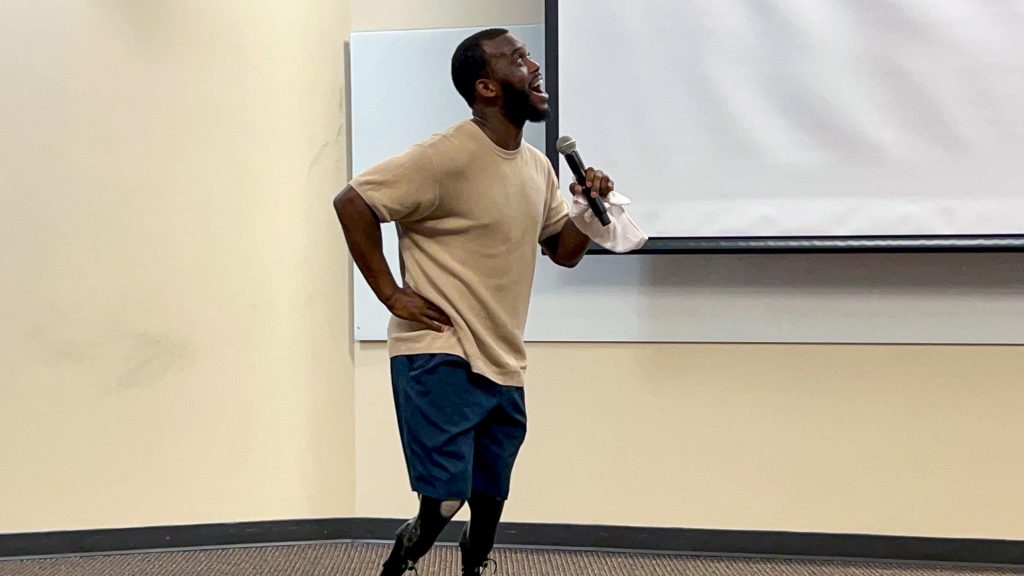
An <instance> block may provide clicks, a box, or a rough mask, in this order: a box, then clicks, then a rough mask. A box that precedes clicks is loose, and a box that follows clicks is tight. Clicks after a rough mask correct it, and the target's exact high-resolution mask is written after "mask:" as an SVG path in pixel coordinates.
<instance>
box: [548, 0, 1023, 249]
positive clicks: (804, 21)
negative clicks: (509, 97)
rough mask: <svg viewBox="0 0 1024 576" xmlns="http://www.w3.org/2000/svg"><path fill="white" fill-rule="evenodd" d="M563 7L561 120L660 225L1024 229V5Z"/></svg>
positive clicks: (744, 230)
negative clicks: (1023, 105) (597, 86)
mask: <svg viewBox="0 0 1024 576" xmlns="http://www.w3.org/2000/svg"><path fill="white" fill-rule="evenodd" d="M558 13H559V18H558V37H559V40H558V42H559V47H558V48H559V52H558V54H559V70H558V86H559V105H560V117H559V122H560V129H561V130H562V131H563V132H565V133H569V134H572V135H573V136H574V137H575V138H576V140H577V141H578V142H580V143H581V146H583V147H584V149H585V151H586V154H587V158H588V159H589V158H591V157H592V158H595V160H594V161H595V162H596V159H597V158H601V159H604V160H603V164H604V165H605V166H606V167H607V168H608V171H609V172H611V173H614V174H617V177H616V178H617V179H616V181H617V182H625V181H629V182H631V183H632V185H633V187H632V189H633V191H634V196H635V198H634V199H635V200H637V201H638V202H637V204H636V207H635V210H634V215H633V217H634V219H635V220H637V222H639V223H640V224H641V225H642V226H643V227H644V228H645V229H646V230H647V231H648V234H650V236H651V237H654V238H656V237H785V236H906V235H915V236H917V235H927V236H943V235H947V236H948V235H1010V234H1024V194H1022V193H1021V192H1022V191H1024V162H1021V158H1024V114H1022V113H1021V107H1020V103H1021V100H1022V98H1024V33H1022V30H1024V2H1022V1H1021V0H899V1H897V2H879V1H878V0H771V1H770V2H757V1H755V2H750V1H747V0H630V1H629V2H626V1H625V0H558ZM595 79H602V83H601V85H602V89H601V90H594V83H595Z"/></svg>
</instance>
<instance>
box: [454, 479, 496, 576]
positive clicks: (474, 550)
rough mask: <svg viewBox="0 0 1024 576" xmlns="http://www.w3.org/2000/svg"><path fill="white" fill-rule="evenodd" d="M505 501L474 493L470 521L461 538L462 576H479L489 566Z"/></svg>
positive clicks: (470, 505)
mask: <svg viewBox="0 0 1024 576" xmlns="http://www.w3.org/2000/svg"><path fill="white" fill-rule="evenodd" d="M504 507H505V501H504V500H499V499H497V498H494V497H492V496H487V495H484V494H480V493H474V494H473V495H472V496H471V497H470V499H469V510H470V520H469V522H467V523H466V527H465V529H463V531H462V537H461V538H459V548H460V549H461V551H462V576H479V575H481V574H483V571H484V569H485V568H487V567H488V565H493V561H492V560H491V559H490V558H489V555H490V553H491V550H492V549H493V548H494V537H495V535H497V533H498V522H500V520H501V511H502V510H503V509H504Z"/></svg>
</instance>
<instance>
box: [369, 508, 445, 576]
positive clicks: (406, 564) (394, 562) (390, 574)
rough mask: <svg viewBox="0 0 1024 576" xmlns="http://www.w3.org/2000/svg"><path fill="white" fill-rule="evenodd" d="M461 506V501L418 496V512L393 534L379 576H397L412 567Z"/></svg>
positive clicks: (412, 568)
mask: <svg viewBox="0 0 1024 576" xmlns="http://www.w3.org/2000/svg"><path fill="white" fill-rule="evenodd" d="M463 504H465V502H463V501H462V500H438V499H436V498H431V497H429V496H420V510H419V513H418V514H417V515H416V517H415V518H413V519H412V520H409V521H408V522H406V523H405V524H403V525H402V527H401V528H399V529H398V532H397V533H396V534H395V546H394V548H392V549H391V555H390V556H388V559H387V560H385V561H384V565H383V567H382V570H381V573H380V576H401V575H402V574H404V573H405V572H407V571H412V570H414V569H415V568H416V562H417V561H418V560H419V559H420V558H422V557H423V556H424V555H425V554H426V553H427V552H428V551H429V550H430V548H431V546H433V545H434V542H435V541H437V537H438V536H440V535H441V531H442V530H444V527H445V526H447V525H448V522H450V521H451V519H452V517H453V516H455V514H456V513H457V512H458V511H459V509H461V508H462V505H463Z"/></svg>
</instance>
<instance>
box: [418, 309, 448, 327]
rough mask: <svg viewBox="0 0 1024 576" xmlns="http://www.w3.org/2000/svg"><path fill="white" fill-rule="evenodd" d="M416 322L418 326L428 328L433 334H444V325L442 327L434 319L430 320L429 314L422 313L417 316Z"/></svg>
mask: <svg viewBox="0 0 1024 576" xmlns="http://www.w3.org/2000/svg"><path fill="white" fill-rule="evenodd" d="M417 321H418V322H419V323H420V324H423V325H424V326H426V327H427V328H430V329H431V330H433V331H434V332H444V325H442V324H441V323H440V322H438V321H437V320H436V319H434V318H432V317H431V316H430V312H424V313H422V314H419V317H418V318H417Z"/></svg>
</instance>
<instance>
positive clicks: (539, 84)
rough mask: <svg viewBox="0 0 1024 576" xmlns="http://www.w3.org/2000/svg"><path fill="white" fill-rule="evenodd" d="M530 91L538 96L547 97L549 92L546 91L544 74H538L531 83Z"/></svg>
mask: <svg viewBox="0 0 1024 576" xmlns="http://www.w3.org/2000/svg"><path fill="white" fill-rule="evenodd" d="M530 92H533V93H534V94H536V95H537V96H544V97H547V95H548V93H547V92H545V91H544V80H543V77H542V76H538V77H537V78H535V79H534V80H533V82H531V83H530Z"/></svg>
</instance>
